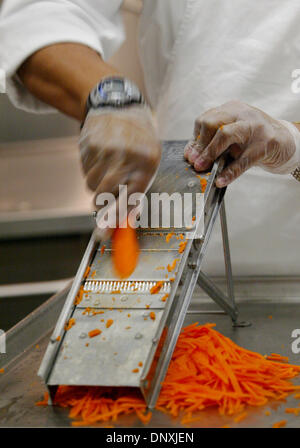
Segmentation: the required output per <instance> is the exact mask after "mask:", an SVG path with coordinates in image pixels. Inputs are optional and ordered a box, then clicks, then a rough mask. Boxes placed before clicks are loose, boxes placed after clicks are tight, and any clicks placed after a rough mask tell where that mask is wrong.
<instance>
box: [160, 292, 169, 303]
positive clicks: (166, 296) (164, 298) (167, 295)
mask: <svg viewBox="0 0 300 448" xmlns="http://www.w3.org/2000/svg"><path fill="white" fill-rule="evenodd" d="M168 297H169V294H168V293H167V294H165V295H164V296H163V297H162V298H161V299H160V300H161V301H162V302H165V301H166V300H167V298H168Z"/></svg>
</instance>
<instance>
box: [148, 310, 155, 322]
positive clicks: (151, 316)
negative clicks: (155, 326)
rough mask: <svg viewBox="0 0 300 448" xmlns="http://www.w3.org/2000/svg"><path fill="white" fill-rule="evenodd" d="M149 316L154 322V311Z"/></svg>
mask: <svg viewBox="0 0 300 448" xmlns="http://www.w3.org/2000/svg"><path fill="white" fill-rule="evenodd" d="M149 316H150V319H152V320H155V317H156V316H155V313H154V311H151V313H150V314H149Z"/></svg>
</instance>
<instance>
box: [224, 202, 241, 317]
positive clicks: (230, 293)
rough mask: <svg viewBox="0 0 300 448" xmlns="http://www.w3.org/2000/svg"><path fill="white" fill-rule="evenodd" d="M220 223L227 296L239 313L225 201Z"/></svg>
mask: <svg viewBox="0 0 300 448" xmlns="http://www.w3.org/2000/svg"><path fill="white" fill-rule="evenodd" d="M220 221H221V229H222V241H223V250H224V260H225V270H226V280H227V294H228V297H229V298H230V300H231V303H232V306H233V308H234V309H235V310H236V312H237V308H236V304H235V300H234V288H233V278H232V268H231V259H230V249H229V239H228V231H227V219H226V211H225V201H224V199H223V201H222V203H221V206H220Z"/></svg>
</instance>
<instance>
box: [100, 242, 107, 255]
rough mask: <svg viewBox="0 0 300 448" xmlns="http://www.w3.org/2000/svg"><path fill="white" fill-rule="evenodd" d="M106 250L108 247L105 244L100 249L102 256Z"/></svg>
mask: <svg viewBox="0 0 300 448" xmlns="http://www.w3.org/2000/svg"><path fill="white" fill-rule="evenodd" d="M105 249H106V246H105V244H103V246H102V247H101V249H100V253H101V255H103V254H104V251H105Z"/></svg>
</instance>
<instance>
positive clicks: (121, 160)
mask: <svg viewBox="0 0 300 448" xmlns="http://www.w3.org/2000/svg"><path fill="white" fill-rule="evenodd" d="M79 146H80V153H81V160H82V166H83V170H84V173H85V175H86V181H87V185H88V187H89V188H90V189H91V190H92V191H94V192H95V197H94V203H95V205H96V207H97V208H98V209H99V208H100V207H99V205H97V196H98V195H99V194H101V193H113V195H114V196H115V198H116V212H117V223H118V216H119V215H118V213H119V202H120V198H119V197H118V194H119V185H127V195H128V197H129V195H130V194H132V193H144V192H146V190H147V189H148V188H149V186H150V184H151V182H152V180H153V178H154V175H155V173H156V171H157V168H158V166H159V162H160V158H161V146H160V143H159V141H158V138H157V133H156V128H155V124H154V120H153V117H152V114H151V111H150V109H149V108H148V107H147V106H144V105H132V106H129V107H126V108H123V109H116V108H102V109H96V110H95V109H90V111H89V113H88V115H87V117H86V120H85V122H84V126H83V127H82V130H81V135H80V140H79ZM126 205H127V204H126ZM128 211H129V208H128ZM125 218H126V217H125ZM110 233H111V232H108V231H107V230H106V231H103V232H101V229H100V230H98V234H99V235H98V236H99V237H100V238H102V239H103V238H104V239H105V238H107V237H108V236H109V234H110Z"/></svg>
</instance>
